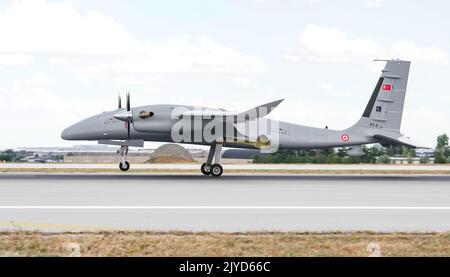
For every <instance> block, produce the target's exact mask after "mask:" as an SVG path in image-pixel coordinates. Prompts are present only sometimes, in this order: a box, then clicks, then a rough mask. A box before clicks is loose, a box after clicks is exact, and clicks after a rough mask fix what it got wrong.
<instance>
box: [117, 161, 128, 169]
mask: <svg viewBox="0 0 450 277" xmlns="http://www.w3.org/2000/svg"><path fill="white" fill-rule="evenodd" d="M119 168H120V170H122V171H128V170H129V169H130V163H129V162H127V161H125V163H119Z"/></svg>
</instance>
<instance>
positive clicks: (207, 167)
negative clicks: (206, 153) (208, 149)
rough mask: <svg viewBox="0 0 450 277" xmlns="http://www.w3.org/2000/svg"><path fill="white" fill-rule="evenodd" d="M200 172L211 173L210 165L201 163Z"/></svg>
mask: <svg viewBox="0 0 450 277" xmlns="http://www.w3.org/2000/svg"><path fill="white" fill-rule="evenodd" d="M200 170H201V172H202V173H203V175H210V174H211V166H210V165H208V164H207V163H204V164H202V167H200Z"/></svg>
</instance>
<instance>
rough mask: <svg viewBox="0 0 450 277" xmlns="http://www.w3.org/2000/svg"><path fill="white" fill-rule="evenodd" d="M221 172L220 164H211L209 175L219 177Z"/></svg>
mask: <svg viewBox="0 0 450 277" xmlns="http://www.w3.org/2000/svg"><path fill="white" fill-rule="evenodd" d="M222 173H223V167H222V166H221V165H220V164H213V165H212V166H211V175H212V176H214V177H220V175H222Z"/></svg>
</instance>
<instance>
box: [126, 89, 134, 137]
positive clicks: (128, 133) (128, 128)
mask: <svg viewBox="0 0 450 277" xmlns="http://www.w3.org/2000/svg"><path fill="white" fill-rule="evenodd" d="M127 112H129V113H130V114H131V117H130V119H129V120H128V124H127V140H130V125H131V122H132V121H133V115H132V113H131V103H130V92H129V91H128V93H127Z"/></svg>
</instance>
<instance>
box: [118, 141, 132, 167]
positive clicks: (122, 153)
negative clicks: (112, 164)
mask: <svg viewBox="0 0 450 277" xmlns="http://www.w3.org/2000/svg"><path fill="white" fill-rule="evenodd" d="M117 153H118V154H119V168H120V170H122V171H128V170H129V169H130V163H129V162H128V161H127V155H128V146H121V147H120V149H119V150H117Z"/></svg>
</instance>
